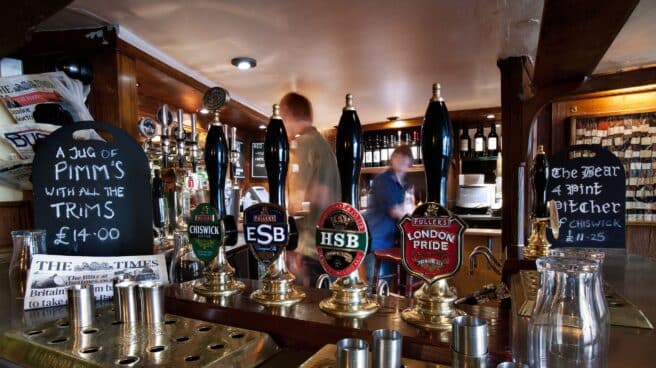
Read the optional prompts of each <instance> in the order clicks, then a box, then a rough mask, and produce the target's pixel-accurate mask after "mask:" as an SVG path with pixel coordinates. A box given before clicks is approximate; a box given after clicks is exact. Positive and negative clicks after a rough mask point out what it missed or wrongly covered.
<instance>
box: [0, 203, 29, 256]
mask: <svg viewBox="0 0 656 368" xmlns="http://www.w3.org/2000/svg"><path fill="white" fill-rule="evenodd" d="M33 228H34V213H33V210H32V202H30V201H18V202H0V249H4V248H7V247H11V246H12V241H11V235H10V232H11V231H13V230H19V229H33Z"/></svg>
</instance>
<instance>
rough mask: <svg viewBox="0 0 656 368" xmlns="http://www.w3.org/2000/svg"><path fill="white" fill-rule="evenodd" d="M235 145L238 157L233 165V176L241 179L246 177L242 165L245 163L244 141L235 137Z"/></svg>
mask: <svg viewBox="0 0 656 368" xmlns="http://www.w3.org/2000/svg"><path fill="white" fill-rule="evenodd" d="M235 143H236V144H235V146H237V147H236V148H237V152H238V153H239V159H238V160H237V164H236V165H235V178H239V179H243V178H245V177H246V175H245V173H244V165H245V163H246V155H245V154H244V141H242V140H240V139H237V140H235Z"/></svg>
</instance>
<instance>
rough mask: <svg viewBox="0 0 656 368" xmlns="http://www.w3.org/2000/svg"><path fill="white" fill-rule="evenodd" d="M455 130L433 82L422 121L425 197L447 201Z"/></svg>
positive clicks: (438, 89)
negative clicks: (430, 96) (431, 94)
mask: <svg viewBox="0 0 656 368" xmlns="http://www.w3.org/2000/svg"><path fill="white" fill-rule="evenodd" d="M452 139H453V131H452V127H451V119H450V118H449V111H448V109H447V107H446V103H444V99H443V98H442V97H441V96H440V85H439V84H437V83H436V84H433V97H432V98H431V99H430V102H429V104H428V108H427V109H426V114H425V116H424V122H423V124H422V125H421V152H422V155H423V157H424V168H425V171H426V192H427V193H426V194H427V195H426V200H427V201H429V202H437V203H439V204H441V205H442V206H445V207H446V205H447V203H446V194H447V193H446V184H447V179H448V176H449V167H450V165H451V154H452V151H453V146H452V145H453V143H452Z"/></svg>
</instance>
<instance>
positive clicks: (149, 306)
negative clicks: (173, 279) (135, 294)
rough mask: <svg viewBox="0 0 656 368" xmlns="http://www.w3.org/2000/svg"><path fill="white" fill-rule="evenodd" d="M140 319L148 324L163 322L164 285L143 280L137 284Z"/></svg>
mask: <svg viewBox="0 0 656 368" xmlns="http://www.w3.org/2000/svg"><path fill="white" fill-rule="evenodd" d="M139 299H140V302H141V320H142V321H143V322H145V323H148V324H157V323H162V322H164V286H163V285H162V284H160V283H155V282H145V283H143V284H141V285H139Z"/></svg>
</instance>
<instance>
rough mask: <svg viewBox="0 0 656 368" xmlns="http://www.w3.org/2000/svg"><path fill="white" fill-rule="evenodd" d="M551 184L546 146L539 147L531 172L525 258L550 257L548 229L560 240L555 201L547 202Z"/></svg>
mask: <svg viewBox="0 0 656 368" xmlns="http://www.w3.org/2000/svg"><path fill="white" fill-rule="evenodd" d="M548 183H549V163H548V161H547V157H546V154H545V152H544V146H542V145H539V146H538V152H537V153H536V155H535V159H534V163H533V168H532V170H531V184H532V189H533V194H534V196H533V211H532V215H531V235H530V236H529V238H528V244H527V245H526V247H525V248H524V257H526V258H528V259H536V258H539V257H543V256H548V255H549V249H550V248H551V243H549V240H548V239H547V227H551V231H552V234H553V236H554V238H555V239H558V228H559V226H560V222H559V219H558V210H557V209H556V205H555V202H554V201H547V185H548Z"/></svg>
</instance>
